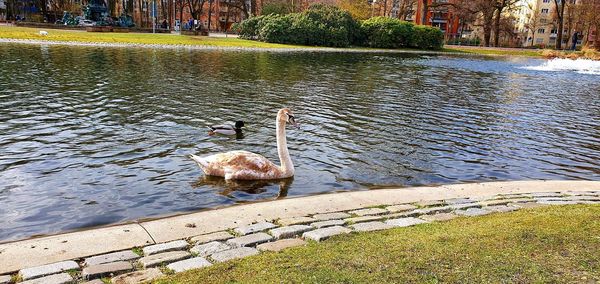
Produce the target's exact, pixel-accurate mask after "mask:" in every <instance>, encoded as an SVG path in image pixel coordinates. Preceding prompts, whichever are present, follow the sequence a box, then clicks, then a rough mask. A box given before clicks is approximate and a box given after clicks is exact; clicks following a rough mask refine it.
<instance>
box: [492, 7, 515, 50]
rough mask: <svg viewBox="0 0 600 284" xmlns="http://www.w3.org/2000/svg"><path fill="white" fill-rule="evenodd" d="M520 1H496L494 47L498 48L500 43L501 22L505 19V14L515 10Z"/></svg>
mask: <svg viewBox="0 0 600 284" xmlns="http://www.w3.org/2000/svg"><path fill="white" fill-rule="evenodd" d="M519 1H520V0H497V1H495V2H496V3H495V6H496V16H495V18H494V46H498V41H499V39H500V28H501V25H500V21H501V19H502V17H503V14H502V13H503V12H505V11H510V10H512V9H513V8H514V4H516V3H517V2H519Z"/></svg>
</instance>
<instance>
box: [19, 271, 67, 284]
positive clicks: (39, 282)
mask: <svg viewBox="0 0 600 284" xmlns="http://www.w3.org/2000/svg"><path fill="white" fill-rule="evenodd" d="M70 283H75V280H73V277H71V275H69V273H61V274H54V275H49V276H45V277H42V278H36V279H31V280H27V281H23V282H19V284H70Z"/></svg>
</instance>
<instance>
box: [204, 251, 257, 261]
mask: <svg viewBox="0 0 600 284" xmlns="http://www.w3.org/2000/svg"><path fill="white" fill-rule="evenodd" d="M258 253H259V251H258V250H257V249H255V248H249V247H241V248H235V249H231V250H226V251H221V252H217V253H215V254H213V255H211V256H210V258H212V259H213V260H214V261H216V262H224V261H228V260H232V259H236V258H244V257H247V256H251V255H255V254H258Z"/></svg>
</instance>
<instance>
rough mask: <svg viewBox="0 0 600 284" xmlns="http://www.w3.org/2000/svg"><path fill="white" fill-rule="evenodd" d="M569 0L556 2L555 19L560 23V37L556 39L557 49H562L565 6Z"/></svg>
mask: <svg viewBox="0 0 600 284" xmlns="http://www.w3.org/2000/svg"><path fill="white" fill-rule="evenodd" d="M566 3H567V0H554V8H555V12H556V13H555V14H554V15H555V17H556V20H557V22H558V31H557V33H558V35H557V37H556V49H561V48H562V36H563V25H564V20H565V18H564V15H565V5H566Z"/></svg>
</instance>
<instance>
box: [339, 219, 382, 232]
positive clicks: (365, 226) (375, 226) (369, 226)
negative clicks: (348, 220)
mask: <svg viewBox="0 0 600 284" xmlns="http://www.w3.org/2000/svg"><path fill="white" fill-rule="evenodd" d="M349 227H351V228H352V229H353V230H354V231H357V232H371V231H379V230H387V229H391V228H393V226H391V225H388V224H385V223H383V222H378V221H375V222H366V223H358V224H354V225H350V226H349Z"/></svg>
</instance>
